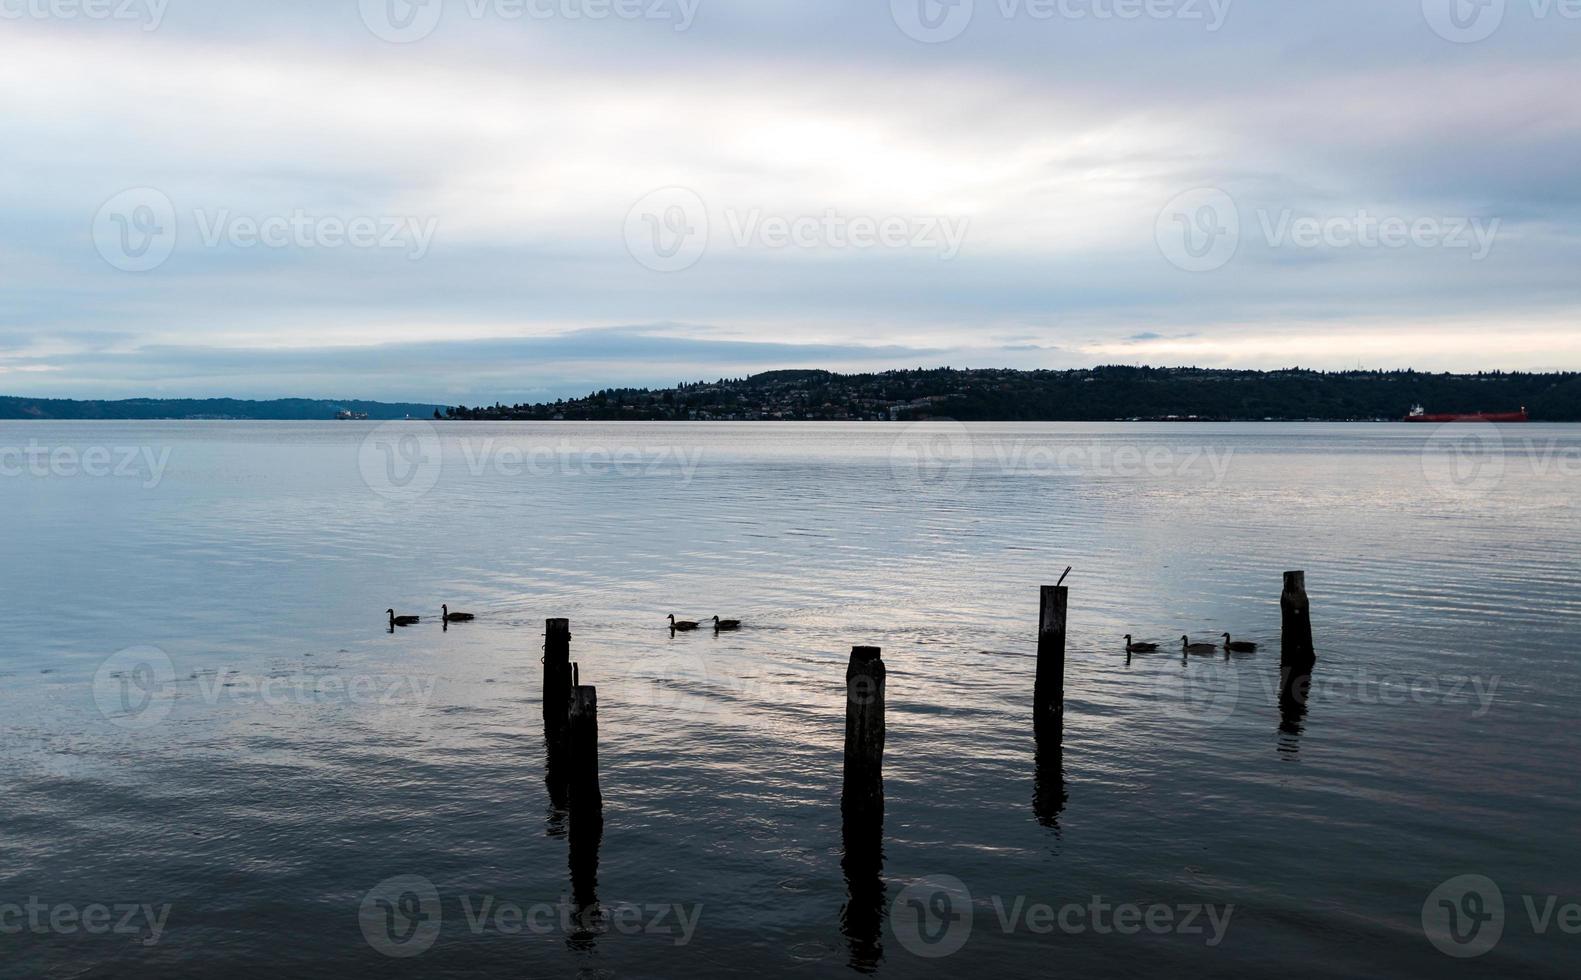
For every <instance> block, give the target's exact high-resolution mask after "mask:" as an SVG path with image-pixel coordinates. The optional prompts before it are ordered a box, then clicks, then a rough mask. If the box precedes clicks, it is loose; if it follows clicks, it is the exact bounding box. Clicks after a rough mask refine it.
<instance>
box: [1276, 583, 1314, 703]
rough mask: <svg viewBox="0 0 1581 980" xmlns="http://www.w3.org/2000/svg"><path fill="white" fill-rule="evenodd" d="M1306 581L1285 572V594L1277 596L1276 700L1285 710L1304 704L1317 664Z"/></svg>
mask: <svg viewBox="0 0 1581 980" xmlns="http://www.w3.org/2000/svg"><path fill="white" fill-rule="evenodd" d="M1306 580H1307V573H1306V572H1286V573H1285V588H1284V592H1282V593H1281V594H1280V596H1279V700H1280V703H1281V704H1282V705H1284V706H1287V707H1288V706H1304V705H1305V704H1306V699H1307V692H1308V690H1309V688H1310V686H1311V683H1312V668H1313V667H1314V666H1315V665H1316V664H1317V651H1316V650H1315V649H1314V647H1313V645H1312V606H1311V603H1309V602H1308V601H1307V581H1306Z"/></svg>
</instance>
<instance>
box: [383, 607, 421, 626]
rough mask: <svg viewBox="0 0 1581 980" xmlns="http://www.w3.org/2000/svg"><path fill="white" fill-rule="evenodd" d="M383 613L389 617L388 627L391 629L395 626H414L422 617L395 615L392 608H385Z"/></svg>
mask: <svg viewBox="0 0 1581 980" xmlns="http://www.w3.org/2000/svg"><path fill="white" fill-rule="evenodd" d="M385 613H386V614H387V615H388V616H389V617H390V629H392V630H393V629H395V628H396V627H397V626H416V625H417V624H418V623H420V622H422V619H423V617H421V616H397V615H396V614H395V610H394V609H386V610H385Z"/></svg>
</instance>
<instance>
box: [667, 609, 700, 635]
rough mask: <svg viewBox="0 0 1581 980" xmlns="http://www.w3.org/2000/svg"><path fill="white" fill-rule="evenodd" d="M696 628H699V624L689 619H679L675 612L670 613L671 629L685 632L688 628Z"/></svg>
mask: <svg viewBox="0 0 1581 980" xmlns="http://www.w3.org/2000/svg"><path fill="white" fill-rule="evenodd" d="M696 628H697V624H696V623H694V622H691V621H689V620H685V619H682V620H677V619H676V618H675V613H670V629H672V630H680V631H681V632H683V633H684V632H686V631H687V630H694V629H696Z"/></svg>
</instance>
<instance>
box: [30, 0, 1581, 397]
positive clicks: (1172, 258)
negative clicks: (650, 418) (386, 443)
mask: <svg viewBox="0 0 1581 980" xmlns="http://www.w3.org/2000/svg"><path fill="white" fill-rule="evenodd" d="M103 9H109V10H114V11H117V12H123V13H127V14H128V15H129V16H128V17H127V18H116V17H110V18H108V19H97V18H94V17H90V16H88V13H89V12H90V11H93V10H103ZM1566 9H1567V8H1562V7H1560V6H1559V5H1557V4H1549V3H1546V2H1544V0H1518V2H1514V0H1512V2H1509V3H1505V4H1492V5H1486V6H1475V5H1472V4H1462V3H1461V0H1444V2H1443V3H1441V2H1440V0H1419V2H1403V3H1391V4H1378V3H1376V2H1375V0H1372V2H1365V0H1331V2H1328V3H1325V4H1321V5H1291V4H1279V5H1267V4H1258V5H1253V4H1251V3H1249V2H1245V0H1241V2H1233V0H1215V2H1210V0H956V2H955V3H954V4H953V5H944V4H939V3H937V2H936V0H892V2H865V3H861V4H852V3H850V2H849V0H839V2H837V0H811V2H807V0H802V2H794V3H793V2H789V0H786V2H781V0H755V2H753V3H745V2H732V3H728V4H727V3H722V2H711V0H685V2H683V0H640V2H638V0H523V2H520V3H517V2H515V0H427V3H419V4H409V3H407V2H406V0H362V2H360V3H359V2H355V0H338V2H334V3H313V2H307V0H301V2H282V3H275V4H269V5H258V4H244V3H239V2H233V0H206V2H204V3H202V4H196V3H190V2H188V3H183V2H181V0H171V2H170V3H168V4H159V3H157V0H136V2H133V3H131V4H130V6H124V7H116V6H113V5H112V6H109V7H100V6H98V5H95V4H86V3H85V4H83V5H81V6H73V4H72V2H71V0H61V2H60V3H55V4H43V3H38V2H36V0H0V12H3V13H4V17H3V18H0V92H4V93H6V94H5V95H4V96H3V97H0V132H3V133H4V134H5V143H4V148H3V150H0V178H3V180H0V209H3V221H0V296H3V299H4V302H3V303H0V391H5V392H7V393H21V394H34V395H55V396H71V395H80V396H84V397H90V396H117V395H136V394H165V395H220V394H238V395H293V394H301V395H320V394H330V393H334V394H344V395H348V396H349V395H359V396H368V397H385V398H410V399H431V400H438V401H451V402H456V401H468V402H476V401H492V400H494V399H495V398H503V399H507V400H515V399H519V398H526V397H543V396H553V395H559V394H567V393H580V392H583V391H585V390H586V389H588V388H590V387H594V386H602V385H605V384H618V383H670V382H673V381H676V380H680V379H696V378H700V377H713V376H718V375H721V374H736V373H742V372H744V371H748V370H759V369H766V368H771V367H787V366H797V367H804V366H824V367H834V368H861V369H870V368H876V367H884V366H915V365H916V364H919V363H950V364H954V365H956V366H962V365H971V366H989V365H1010V366H1021V367H1041V366H1051V367H1052V366H1073V365H1081V364H1090V363H1094V362H1099V361H1127V362H1153V363H1183V362H1189V363H1197V364H1225V365H1238V366H1277V365H1285V364H1292V363H1300V364H1303V365H1308V366H1317V367H1351V366H1355V365H1356V364H1357V363H1358V362H1360V363H1363V364H1366V365H1367V366H1380V367H1383V366H1390V367H1392V366H1407V365H1409V366H1416V367H1422V368H1453V369H1475V368H1483V367H1504V368H1558V367H1567V368H1578V367H1581V339H1578V332H1577V331H1576V329H1575V313H1576V309H1577V306H1578V303H1577V299H1578V296H1577V293H1578V290H1581V279H1578V277H1577V276H1576V275H1575V269H1576V268H1577V264H1578V263H1577V260H1578V258H1581V247H1578V242H1577V231H1576V229H1577V225H1576V221H1577V214H1578V205H1581V185H1578V184H1577V182H1576V181H1575V179H1574V174H1575V173H1576V171H1577V164H1578V163H1581V126H1578V123H1581V118H1578V117H1581V105H1578V104H1577V103H1576V102H1575V100H1574V99H1573V98H1569V97H1567V95H1566V93H1568V92H1570V91H1572V90H1573V89H1574V88H1575V84H1576V82H1577V81H1578V80H1581V79H1578V76H1581V68H1578V67H1577V62H1576V61H1575V59H1574V57H1573V52H1574V51H1575V50H1576V45H1577V44H1578V43H1581V21H1578V20H1573V19H1570V18H1568V17H1566V16H1564V14H1565V11H1566ZM72 11H76V12H77V13H76V15H75V16H73V15H71V12H72ZM1490 12H1491V13H1490ZM1495 14H1496V16H1494V15H1495ZM1490 18H1491V20H1490ZM1490 25H1491V27H1490ZM392 39H393V40H392Z"/></svg>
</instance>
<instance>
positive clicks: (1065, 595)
mask: <svg viewBox="0 0 1581 980" xmlns="http://www.w3.org/2000/svg"><path fill="white" fill-rule="evenodd" d="M1069 598H1070V589H1069V588H1068V587H1066V586H1063V585H1045V586H1043V590H1042V593H1041V595H1040V596H1039V603H1038V665H1037V679H1036V680H1035V681H1034V682H1033V686H1032V725H1033V730H1034V731H1035V732H1037V733H1038V735H1039V736H1040V737H1041V736H1054V737H1059V736H1060V735H1062V734H1063V732H1064V727H1065V610H1066V604H1067V602H1068V600H1069Z"/></svg>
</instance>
